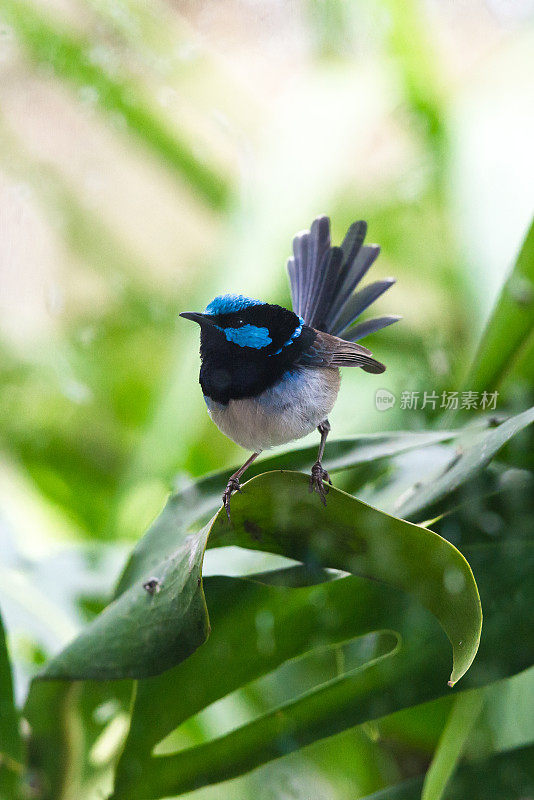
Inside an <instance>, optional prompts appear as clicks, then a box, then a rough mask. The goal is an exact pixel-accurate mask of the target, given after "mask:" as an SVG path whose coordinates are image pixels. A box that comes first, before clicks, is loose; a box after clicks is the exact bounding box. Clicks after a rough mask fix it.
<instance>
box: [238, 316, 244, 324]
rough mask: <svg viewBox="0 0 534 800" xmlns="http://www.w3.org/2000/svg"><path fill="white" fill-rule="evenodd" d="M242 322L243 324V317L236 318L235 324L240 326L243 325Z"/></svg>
mask: <svg viewBox="0 0 534 800" xmlns="http://www.w3.org/2000/svg"><path fill="white" fill-rule="evenodd" d="M243 322H244V320H243V317H238V318H237V324H238V325H242V324H243Z"/></svg>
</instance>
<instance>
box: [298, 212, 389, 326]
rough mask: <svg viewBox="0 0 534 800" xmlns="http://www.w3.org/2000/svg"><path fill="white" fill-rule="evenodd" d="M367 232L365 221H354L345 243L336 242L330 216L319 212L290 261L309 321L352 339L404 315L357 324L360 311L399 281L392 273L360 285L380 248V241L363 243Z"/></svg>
mask: <svg viewBox="0 0 534 800" xmlns="http://www.w3.org/2000/svg"><path fill="white" fill-rule="evenodd" d="M366 233H367V223H366V222H364V221H359V222H354V223H353V224H352V225H351V226H350V228H349V230H348V231H347V234H346V236H345V238H344V239H343V243H342V245H341V247H333V246H331V244H330V220H329V219H328V217H325V216H322V217H317V219H315V220H314V222H313V224H312V226H311V230H310V231H302V232H301V233H299V234H297V235H296V236H295V238H294V240H293V252H294V255H293V257H292V258H290V259H289V261H288V264H287V269H288V272H289V279H290V283H291V298H292V302H293V310H294V311H295V313H297V314H299V316H301V317H302V318H303V319H304V321H305V322H306V324H307V325H310V326H311V327H313V328H316V329H317V330H321V331H324V332H325V333H331V334H333V335H336V336H340V337H341V338H346V339H347V340H349V341H356V339H359V338H362V337H363V336H366V335H367V334H369V333H372V332H374V331H376V330H380V328H383V327H386V325H391V324H392V323H393V322H396V321H397V319H399V318H398V317H380V318H379V319H378V320H368V321H367V322H363V323H360V325H357V326H356V327H355V328H353V327H352V326H353V324H354V322H355V321H356V319H357V318H358V317H359V315H360V314H361V313H362V312H363V311H365V309H366V308H368V307H369V306H370V305H371V303H373V302H374V301H375V300H376V299H377V298H378V297H380V295H381V294H383V292H385V291H386V289H388V288H389V287H390V286H391V285H392V283H394V280H393V279H385V280H382V281H376V282H375V283H372V284H369V285H368V286H366V287H364V288H363V289H361V290H360V291H358V292H356V291H355V289H356V287H357V286H358V284H359V283H360V281H361V280H362V278H363V277H364V276H365V275H366V273H367V271H368V270H369V268H370V267H371V265H372V264H373V263H374V261H375V260H376V259H377V257H378V254H379V252H380V248H379V247H378V245H364V244H363V242H364V239H365V235H366ZM385 320H387V321H385Z"/></svg>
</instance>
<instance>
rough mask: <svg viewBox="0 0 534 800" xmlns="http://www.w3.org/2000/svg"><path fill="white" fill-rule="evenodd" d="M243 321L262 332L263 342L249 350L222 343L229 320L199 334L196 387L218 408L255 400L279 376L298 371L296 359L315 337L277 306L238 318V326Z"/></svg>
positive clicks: (251, 311)
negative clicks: (248, 398)
mask: <svg viewBox="0 0 534 800" xmlns="http://www.w3.org/2000/svg"><path fill="white" fill-rule="evenodd" d="M243 317H245V319H244V320H243ZM243 321H244V322H245V324H247V325H251V326H255V329H257V328H260V329H261V330H262V331H264V332H265V333H264V337H265V340H266V341H267V339H268V340H269V343H268V344H266V345H264V346H261V347H258V346H256V347H253V346H243V345H240V344H237V343H235V342H234V341H228V339H227V338H226V333H225V330H226V329H228V328H231V329H232V330H234V328H233V325H235V324H236V320H234V319H233V318H232V315H225V318H224V319H221V320H217V322H220V323H221V325H220V326H219V325H217V326H214V327H212V326H205V327H204V326H203V327H202V330H201V338H200V356H201V359H202V366H201V369H200V385H201V386H202V391H203V393H204V395H205V396H206V397H209V398H210V399H212V400H215V401H216V402H218V403H223V404H227V403H228V402H229V401H230V400H238V399H243V398H247V397H255V396H257V395H259V394H261V393H262V392H264V391H265V390H266V389H268V388H270V387H271V386H273V385H274V384H275V383H277V382H278V381H279V380H280V378H281V377H282V376H283V375H284V373H285V372H287V371H289V370H291V369H292V368H293V369H298V367H297V366H296V362H297V360H298V358H299V356H300V355H301V354H302V353H303V352H304V351H305V350H307V349H308V348H309V347H310V345H311V344H312V343H313V341H314V339H315V337H316V335H317V334H316V333H315V331H314V330H313V328H309V327H308V326H306V325H302V324H301V321H300V320H299V318H298V317H297V315H296V314H294V313H293V312H292V311H288V310H287V309H283V308H281V307H280V306H271V305H268V304H265V305H260V306H255V307H254V308H252V309H249V310H248V311H247V312H246V313H243V312H241V313H240V314H239V322H243ZM229 335H231V334H229Z"/></svg>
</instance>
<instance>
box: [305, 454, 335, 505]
mask: <svg viewBox="0 0 534 800" xmlns="http://www.w3.org/2000/svg"><path fill="white" fill-rule="evenodd" d="M328 484H330V486H331V485H332V481H331V480H330V475H329V474H328V472H327V471H326V470H325V469H323V465H322V464H321V462H320V461H316V462H315V464H314V465H313V467H312V469H311V476H310V492H317V494H318V495H319V497H320V498H321V503H322V504H323V506H325V505H326V495H327V494H328V490H329V487H328Z"/></svg>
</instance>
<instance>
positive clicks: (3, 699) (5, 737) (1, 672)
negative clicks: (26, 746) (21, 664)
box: [0, 617, 22, 796]
mask: <svg viewBox="0 0 534 800" xmlns="http://www.w3.org/2000/svg"><path fill="white" fill-rule="evenodd" d="M21 772H22V742H21V738H20V733H19V715H18V712H17V709H16V707H15V701H14V698H13V680H12V677H11V664H10V662H9V655H8V652H7V645H6V640H5V635H4V627H3V624H2V618H1V617H0V796H1V795H2V793H3V792H5V793H6V796H9V795H8V793H9V792H11V794H12V796H15V792H17V785H18V782H19V776H20V774H21Z"/></svg>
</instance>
